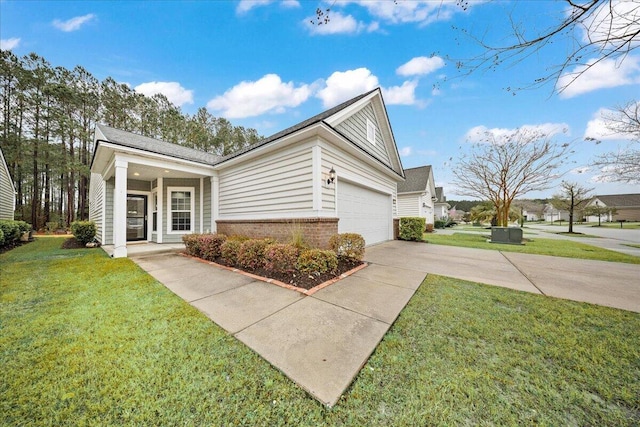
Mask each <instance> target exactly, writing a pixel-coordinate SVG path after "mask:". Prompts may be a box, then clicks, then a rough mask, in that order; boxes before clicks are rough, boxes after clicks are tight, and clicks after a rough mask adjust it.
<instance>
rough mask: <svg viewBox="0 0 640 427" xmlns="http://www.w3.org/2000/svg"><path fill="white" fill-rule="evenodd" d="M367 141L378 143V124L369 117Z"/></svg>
mask: <svg viewBox="0 0 640 427" xmlns="http://www.w3.org/2000/svg"><path fill="white" fill-rule="evenodd" d="M367 141H369V142H370V143H372V144H374V145H375V143H376V125H375V124H374V123H373V122H372V121H371V120H369V119H367Z"/></svg>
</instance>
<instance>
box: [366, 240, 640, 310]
mask: <svg viewBox="0 0 640 427" xmlns="http://www.w3.org/2000/svg"><path fill="white" fill-rule="evenodd" d="M366 259H367V261H369V262H372V263H374V264H377V265H384V266H393V267H394V268H403V269H412V270H416V271H420V272H423V273H424V274H428V273H432V274H438V275H441V276H448V277H455V278H458V279H463V280H470V281H473V282H479V283H485V284H489V285H496V286H502V287H506V288H511V289H516V290H519V291H526V292H532V293H537V294H543V295H547V296H552V297H557V298H564V299H570V300H574V301H581V302H589V303H592V304H598V305H604V306H608V307H614V308H620V309H623V310H629V311H635V312H640V264H625V263H618V262H605V261H591V260H582V259H573V258H561V257H552V256H544V255H530V254H520V253H515V252H501V251H497V250H488V249H473V248H460V247H455V246H443V245H433V244H425V243H414V242H401V241H393V242H387V243H384V244H381V245H377V246H373V247H370V248H367V254H366Z"/></svg>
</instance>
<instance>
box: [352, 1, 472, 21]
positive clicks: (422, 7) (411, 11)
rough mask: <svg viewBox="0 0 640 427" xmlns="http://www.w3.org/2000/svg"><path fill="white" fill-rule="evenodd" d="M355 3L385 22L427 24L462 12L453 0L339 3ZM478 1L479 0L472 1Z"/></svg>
mask: <svg viewBox="0 0 640 427" xmlns="http://www.w3.org/2000/svg"><path fill="white" fill-rule="evenodd" d="M348 3H356V4H358V5H360V6H362V7H364V8H366V9H367V11H368V12H369V13H370V14H371V15H373V16H375V17H376V18H379V19H382V20H383V21H385V22H389V23H392V24H400V23H411V22H417V23H420V25H428V24H430V23H433V22H437V21H445V20H448V19H450V18H451V17H452V16H453V15H454V14H455V13H460V12H463V8H462V7H461V6H459V5H458V4H456V3H457V2H455V1H447V0H444V1H433V0H413V1H371V0H358V1H354V2H350V1H344V2H340V3H339V4H343V5H346V4H348ZM472 3H479V2H477V1H476V2H472Z"/></svg>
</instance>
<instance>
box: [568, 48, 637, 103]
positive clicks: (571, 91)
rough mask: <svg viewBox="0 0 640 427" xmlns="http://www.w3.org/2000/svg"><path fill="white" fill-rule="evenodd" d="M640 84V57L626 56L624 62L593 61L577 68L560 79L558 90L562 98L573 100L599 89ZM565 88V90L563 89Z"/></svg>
mask: <svg viewBox="0 0 640 427" xmlns="http://www.w3.org/2000/svg"><path fill="white" fill-rule="evenodd" d="M638 83H640V57H639V56H631V55H629V56H626V57H625V58H624V61H622V62H618V61H616V60H614V59H603V60H602V61H600V62H597V61H596V60H595V59H591V60H589V61H588V62H587V64H585V65H580V66H577V67H575V68H574V69H573V70H572V71H570V72H568V73H565V74H563V75H562V76H560V78H559V79H558V83H557V86H556V87H557V89H559V90H562V92H561V93H560V96H561V97H562V98H573V97H574V96H577V95H582V94H583V93H587V92H591V91H594V90H598V89H604V88H612V87H617V86H624V85H630V84H638ZM563 88H564V89H563Z"/></svg>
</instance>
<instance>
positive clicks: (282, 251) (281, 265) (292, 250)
mask: <svg viewBox="0 0 640 427" xmlns="http://www.w3.org/2000/svg"><path fill="white" fill-rule="evenodd" d="M298 254H299V251H298V248H297V247H296V246H294V245H293V244H287V243H273V244H271V245H269V246H267V248H266V250H265V252H264V268H265V269H266V270H268V271H273V272H276V273H287V272H291V271H294V270H295V269H296V262H297V261H298Z"/></svg>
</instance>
